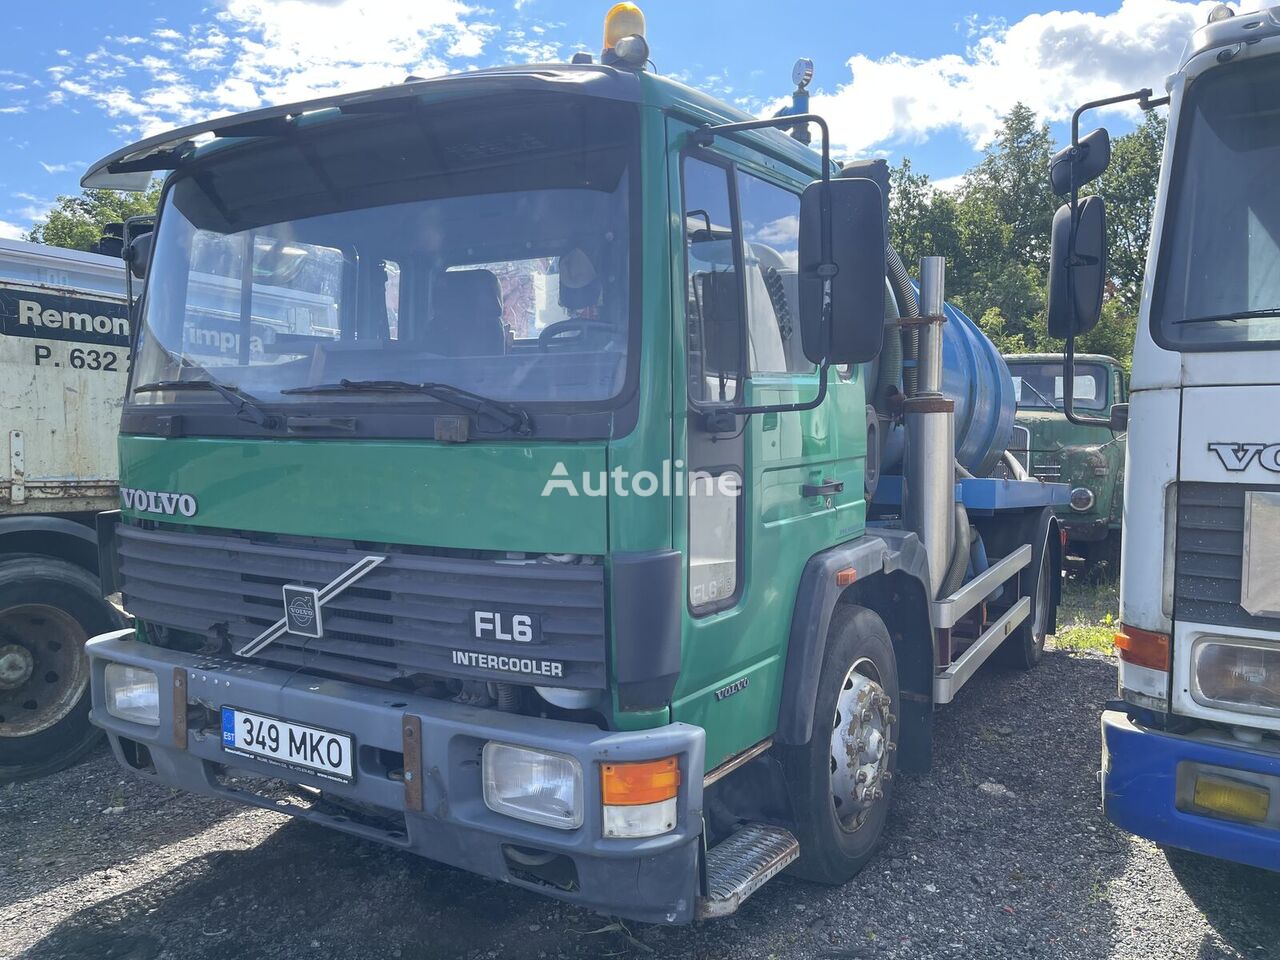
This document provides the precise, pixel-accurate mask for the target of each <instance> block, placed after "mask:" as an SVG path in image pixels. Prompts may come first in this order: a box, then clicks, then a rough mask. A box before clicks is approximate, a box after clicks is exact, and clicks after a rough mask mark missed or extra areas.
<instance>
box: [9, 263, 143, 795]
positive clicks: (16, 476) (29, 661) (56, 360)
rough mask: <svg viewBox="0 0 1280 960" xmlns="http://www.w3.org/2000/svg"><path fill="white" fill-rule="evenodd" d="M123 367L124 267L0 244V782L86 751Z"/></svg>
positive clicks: (105, 617) (104, 616) (113, 502)
mask: <svg viewBox="0 0 1280 960" xmlns="http://www.w3.org/2000/svg"><path fill="white" fill-rule="evenodd" d="M128 369H129V309H128V302H127V298H126V293H125V276H124V263H123V262H122V261H121V260H119V259H117V258H114V257H105V256H99V255H97V254H92V253H81V252H79V251H75V250H63V249H59V248H56V247H48V246H44V245H42V244H35V243H24V242H20V241H11V240H0V443H3V457H4V460H3V465H2V467H0V782H4V781H6V780H11V779H18V778H25V777H30V776H36V775H39V774H42V773H47V772H50V771H52V770H56V769H59V768H61V767H63V766H66V765H67V764H69V763H71V762H73V761H74V760H76V759H78V758H79V757H80V756H82V755H83V754H84V753H85V752H86V751H87V750H88V749H89V748H90V747H92V745H93V743H94V741H95V739H96V737H97V731H96V730H95V728H93V727H91V726H90V725H89V719H88V713H89V703H88V695H87V691H88V683H89V673H88V663H87V661H86V659H85V656H84V643H85V641H86V640H87V639H88V638H89V637H91V636H93V635H95V634H97V633H101V632H102V631H103V630H104V629H111V628H112V627H115V626H118V625H120V623H121V617H120V615H119V614H118V613H117V612H116V611H115V609H114V608H112V606H111V605H110V604H109V603H107V602H106V601H104V600H103V599H101V590H100V589H99V583H98V548H97V536H96V531H95V517H96V516H97V514H98V513H99V512H102V511H107V510H114V509H116V508H117V507H118V505H119V498H118V487H117V482H116V478H117V457H116V431H117V427H118V425H119V421H120V403H121V398H122V396H123V395H124V384H125V378H126V376H127V375H128Z"/></svg>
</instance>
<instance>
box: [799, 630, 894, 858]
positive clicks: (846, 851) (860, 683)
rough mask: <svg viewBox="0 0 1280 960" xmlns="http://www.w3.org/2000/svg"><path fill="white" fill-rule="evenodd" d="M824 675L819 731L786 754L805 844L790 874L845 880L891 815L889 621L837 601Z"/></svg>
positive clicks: (817, 717) (820, 689)
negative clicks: (885, 621)
mask: <svg viewBox="0 0 1280 960" xmlns="http://www.w3.org/2000/svg"><path fill="white" fill-rule="evenodd" d="M819 676H820V679H819V681H818V691H817V698H816V703H815V707H814V724H813V735H812V736H811V737H810V738H809V742H808V743H806V744H804V745H803V746H798V747H782V748H780V759H781V761H782V765H783V770H784V771H785V773H786V777H787V787H788V791H789V793H790V795H791V801H792V807H793V812H794V817H795V822H794V824H793V829H794V831H795V834H796V839H797V840H799V841H800V859H799V860H797V861H796V863H795V864H794V866H792V868H791V872H792V873H794V874H796V875H797V876H799V877H803V878H804V879H806V880H814V881H817V882H819V883H831V884H838V883H844V882H845V881H847V880H849V879H851V878H852V877H854V876H855V875H856V874H857V873H858V872H859V871H860V870H861V869H862V868H863V866H865V865H866V863H867V861H868V860H870V859H871V856H872V854H874V852H875V849H876V846H877V844H878V843H879V841H880V837H881V835H882V834H883V833H884V825H885V820H886V817H887V815H888V812H889V803H890V798H891V794H892V779H893V770H894V766H895V764H894V736H895V734H896V725H897V721H896V718H895V717H894V715H893V713H892V712H891V711H892V708H893V705H894V703H895V702H896V701H897V698H898V667H897V662H896V660H895V657H894V652H893V643H892V641H891V640H890V639H889V631H888V630H887V629H886V628H885V625H884V621H883V620H881V619H880V617H879V616H877V615H876V614H875V613H873V612H872V611H870V610H867V609H865V608H863V607H855V606H849V605H837V607H836V609H835V611H834V612H833V613H832V615H831V628H830V631H829V633H828V636H827V645H826V651H825V653H824V654H823V663H822V671H821V673H820V675H819Z"/></svg>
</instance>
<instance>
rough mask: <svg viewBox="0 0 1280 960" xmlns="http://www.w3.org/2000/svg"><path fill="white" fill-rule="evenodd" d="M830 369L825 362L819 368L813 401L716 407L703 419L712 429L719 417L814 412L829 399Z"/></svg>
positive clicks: (715, 430) (716, 430)
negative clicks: (828, 374) (828, 380)
mask: <svg viewBox="0 0 1280 960" xmlns="http://www.w3.org/2000/svg"><path fill="white" fill-rule="evenodd" d="M830 369H831V364H830V363H828V362H827V361H826V360H823V361H822V365H821V366H819V367H818V392H817V393H815V394H814V395H813V399H812V400H805V401H804V402H802V403H766V404H761V405H760V406H755V407H746V406H743V407H715V408H713V409H711V410H708V411H707V412H706V413H705V414H704V415H703V419H704V421H705V422H706V423H707V424H708V428H709V429H710V427H711V424H713V423H714V421H715V420H716V418H717V417H727V416H733V417H738V416H750V415H751V414H753V413H801V412H803V411H805V410H813V409H814V408H816V407H820V406H822V401H824V400H826V399H827V371H828V370H830ZM731 429H735V428H733V427H728V428H725V429H723V430H720V429H711V432H712V433H728V432H729V431H730V430H731Z"/></svg>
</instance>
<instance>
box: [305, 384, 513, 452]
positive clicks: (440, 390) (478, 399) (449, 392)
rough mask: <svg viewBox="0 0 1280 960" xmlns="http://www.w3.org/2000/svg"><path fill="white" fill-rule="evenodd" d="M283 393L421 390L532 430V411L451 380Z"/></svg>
mask: <svg viewBox="0 0 1280 960" xmlns="http://www.w3.org/2000/svg"><path fill="white" fill-rule="evenodd" d="M280 392H281V393H290V394H292V393H422V394H426V395H427V396H428V397H432V398H434V399H436V400H440V401H441V402H443V403H448V404H452V405H453V406H455V407H458V408H459V409H462V410H467V411H470V412H471V413H476V414H482V415H484V416H487V417H490V418H491V419H493V420H496V421H497V422H498V423H500V424H502V426H503V427H504V428H505V429H507V430H513V431H515V432H516V433H518V434H520V436H522V437H527V436H529V435H530V434H532V433H533V420H532V419H531V418H530V416H529V411H528V410H526V409H525V408H524V407H521V406H518V405H516V404H514V403H505V402H503V401H501V400H494V399H493V398H492V397H486V396H485V395H484V394H480V393H472V392H471V391H470V390H464V389H462V387H455V386H454V385H453V384H451V383H430V382H428V383H411V382H410V381H408V380H347V379H345V378H344V379H342V380H339V381H337V382H336V383H317V384H315V385H313V386H309V387H290V388H289V389H287V390H281V391H280Z"/></svg>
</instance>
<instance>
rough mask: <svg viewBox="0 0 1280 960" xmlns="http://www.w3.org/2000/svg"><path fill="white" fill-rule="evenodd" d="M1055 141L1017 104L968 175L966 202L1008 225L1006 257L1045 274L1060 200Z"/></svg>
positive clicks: (964, 192) (963, 197) (963, 191)
mask: <svg viewBox="0 0 1280 960" xmlns="http://www.w3.org/2000/svg"><path fill="white" fill-rule="evenodd" d="M1052 156H1053V138H1052V137H1051V136H1050V133H1049V125H1048V124H1047V123H1043V122H1041V121H1039V120H1038V119H1037V118H1036V115H1035V112H1034V111H1032V110H1031V108H1030V107H1028V106H1026V105H1025V104H1022V103H1016V104H1014V105H1013V107H1012V109H1010V110H1009V112H1008V113H1007V114H1005V116H1004V117H1002V118H1001V123H1000V129H999V130H998V131H997V132H996V135H995V137H994V139H993V140H992V142H991V145H990V146H988V147H987V150H986V155H985V156H984V157H983V158H982V161H981V162H980V163H979V164H978V165H977V166H976V167H974V168H973V169H972V170H970V171H969V173H968V174H966V175H965V179H964V186H963V188H962V189H961V200H960V202H961V203H962V204H964V203H967V202H976V203H981V204H983V205H985V206H987V207H988V208H989V210H990V211H991V213H992V214H993V215H994V217H995V220H996V222H997V223H999V224H1002V225H1004V226H1005V227H1007V230H1008V232H1007V236H1006V250H1005V253H1006V256H1008V257H1009V258H1010V259H1012V260H1014V261H1016V262H1017V263H1020V264H1022V265H1023V266H1034V267H1036V268H1038V269H1039V270H1041V271H1044V270H1046V269H1048V266H1049V228H1050V226H1051V224H1052V223H1053V212H1054V210H1055V209H1057V206H1058V203H1057V199H1056V198H1055V197H1054V196H1053V190H1052V189H1051V188H1050V186H1049V160H1050V158H1051V157H1052Z"/></svg>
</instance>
